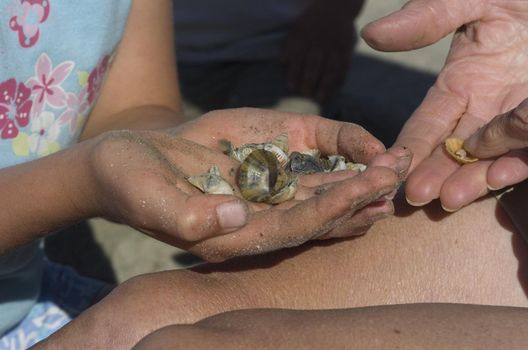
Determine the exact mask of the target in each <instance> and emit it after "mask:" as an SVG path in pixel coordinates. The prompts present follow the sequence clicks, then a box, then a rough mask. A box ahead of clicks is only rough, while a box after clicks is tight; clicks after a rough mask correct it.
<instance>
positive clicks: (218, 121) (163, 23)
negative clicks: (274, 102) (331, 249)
mask: <svg viewBox="0 0 528 350" xmlns="http://www.w3.org/2000/svg"><path fill="white" fill-rule="evenodd" d="M170 5H171V3H170V1H160V2H155V3H154V2H149V1H144V0H138V1H135V2H134V3H133V7H132V10H131V14H130V18H129V21H128V25H127V28H126V30H125V34H124V38H123V41H122V42H121V44H120V46H119V48H118V52H117V54H116V58H115V60H114V63H113V65H112V67H111V69H110V72H109V76H108V79H107V80H106V82H105V84H104V86H103V88H102V93H101V96H100V97H99V98H98V100H97V103H96V106H95V108H94V110H93V112H92V114H91V115H90V118H89V121H88V123H87V125H86V128H85V129H84V131H83V134H82V139H83V140H84V141H83V142H81V143H79V144H77V145H75V146H74V147H71V148H70V149H68V150H65V151H63V152H59V153H57V154H53V155H51V156H49V157H46V158H43V159H39V160H37V161H34V162H29V163H26V164H22V165H17V166H13V167H10V168H6V169H2V170H0V184H1V185H2V186H3V187H4V188H5V191H4V192H3V194H2V198H1V201H2V203H4V204H5V205H2V207H3V208H4V207H5V208H6V209H5V210H2V214H0V215H2V216H1V220H0V253H4V252H6V251H8V250H9V249H12V248H14V247H16V246H19V245H21V244H23V243H26V242H29V241H31V240H33V239H36V238H38V237H41V236H44V235H46V234H48V233H51V232H53V231H54V230H56V229H58V228H60V227H63V226H66V225H68V224H70V223H73V222H76V221H79V220H82V219H86V218H90V217H105V218H107V219H110V220H113V221H116V222H121V223H125V224H128V225H131V226H133V227H135V228H137V229H138V230H140V231H142V232H145V233H146V234H149V235H151V236H152V237H155V238H156V239H160V240H163V241H165V242H169V243H171V244H174V245H177V246H179V247H182V248H184V249H188V250H190V251H192V252H193V253H195V254H196V255H198V256H200V257H202V258H204V259H206V260H209V261H220V260H224V259H226V258H228V257H232V256H237V255H244V254H255V253H259V252H265V251H270V250H275V249H279V248H281V247H284V246H294V245H299V244H301V243H303V242H305V241H307V240H309V239H314V238H324V237H325V236H326V235H328V236H329V237H335V236H340V235H344V234H350V233H351V232H352V231H351V230H347V231H346V232H343V231H342V230H341V232H339V229H335V227H336V225H337V223H345V227H347V229H348V228H350V227H352V226H354V227H355V228H356V230H355V232H352V233H353V234H360V233H364V232H365V230H366V229H367V228H368V226H369V225H371V224H372V222H373V221H375V220H377V219H379V218H380V215H387V214H391V213H392V211H393V208H392V203H391V200H390V198H389V199H385V196H386V195H389V196H390V193H391V192H393V191H394V190H395V188H396V187H397V186H398V185H399V182H400V181H401V176H402V175H403V173H404V172H405V170H406V168H407V167H408V164H409V163H410V155H409V154H407V152H406V151H405V150H401V149H400V151H399V152H400V154H398V155H394V152H392V153H385V154H384V153H383V152H384V147H383V145H382V144H381V143H380V142H379V141H378V140H376V139H375V138H374V137H373V136H371V135H370V134H368V133H367V132H366V131H365V130H363V129H362V128H360V127H357V126H353V125H351V124H345V123H336V122H331V121H327V120H324V119H323V118H320V117H315V116H300V115H294V114H287V113H271V112H263V111H259V110H251V109H241V110H236V111H223V112H215V113H211V114H209V115H208V116H206V117H203V118H200V120H198V121H194V122H192V123H189V124H186V125H185V126H182V128H180V129H174V128H173V129H172V130H171V131H169V130H168V127H171V126H175V125H178V124H181V120H182V118H181V115H180V112H179V109H180V102H179V101H180V100H179V91H178V87H177V83H176V82H177V76H176V72H175V67H174V54H173V48H172V43H173V40H172V36H171V35H170V33H171V32H172V26H171V25H170V23H171V17H170V15H169V14H170V13H171V11H170ZM145 28H148V30H145ZM154 37H156V38H159V41H153V40H151V38H154ZM158 45H160V46H162V47H161V48H158ZM138 67H141V69H138ZM242 119H243V120H244V121H241V120H242ZM226 125H229V126H230V127H229V128H226ZM123 128H126V130H121V131H111V132H108V131H109V130H120V129H123ZM145 128H152V129H158V131H139V130H133V129H145ZM259 128H260V129H259ZM159 129H163V130H164V131H160V130H159ZM248 130H254V131H253V132H249V131H248ZM255 130H260V131H255ZM282 132H287V133H288V134H289V135H288V136H289V139H290V144H291V147H292V149H294V150H304V149H308V148H319V149H321V150H322V151H323V152H329V153H342V154H344V155H346V156H349V157H353V158H355V160H356V161H361V162H364V163H370V162H371V161H372V163H371V165H372V167H371V169H369V171H367V172H365V173H364V174H361V175H359V176H357V177H355V178H352V177H354V175H356V174H355V173H353V172H342V173H335V174H326V175H315V176H306V177H303V178H301V180H300V184H301V186H300V189H299V191H298V194H297V197H296V198H295V200H294V201H290V202H287V203H284V204H281V205H278V206H274V207H271V206H269V205H268V206H263V205H256V204H251V203H246V202H245V201H243V200H241V199H239V198H236V197H234V196H212V195H205V194H202V193H201V192H200V191H199V190H197V189H195V188H193V187H192V186H191V185H190V184H188V183H187V181H186V180H185V178H186V177H187V176H189V175H197V174H200V173H204V172H206V171H208V170H209V168H210V167H211V165H213V164H217V165H219V166H220V168H221V169H222V170H223V172H222V173H223V174H224V175H225V176H226V177H228V178H229V180H230V181H231V182H232V184H234V172H232V171H230V169H236V168H237V164H235V162H234V161H233V160H231V159H228V157H226V156H225V155H224V154H223V153H222V152H221V150H220V149H219V148H220V146H219V142H218V141H219V140H220V139H230V140H231V141H233V142H235V144H237V145H239V144H243V143H249V142H257V141H260V142H264V141H266V140H269V139H271V138H272V137H274V136H277V134H279V133H282ZM237 135H239V136H237ZM396 152H397V151H396ZM377 155H378V158H376V156H377ZM397 157H400V158H401V157H403V158H406V160H405V159H403V163H404V164H403V165H402V164H400V168H399V170H397V166H396V162H395V159H396V158H397ZM375 158H376V159H378V160H377V161H376V160H375ZM387 159H389V162H392V163H393V169H389V168H386V169H383V168H382V167H383V166H384V165H385V164H386V163H387ZM72 164H75V166H72ZM377 165H379V167H378V166H377ZM397 171H400V174H397ZM230 173H233V174H231V175H226V174H230ZM399 175H400V177H399ZM42 178H46V179H48V180H49V181H48V182H47V185H46V186H45V187H43V186H40V185H39V183H38V182H36V181H35V179H42ZM321 185H325V188H324V190H326V192H325V193H322V194H321V195H316V193H319V192H324V191H320V188H319V186H321ZM333 193H337V196H336V195H334V194H333ZM21 198H26V200H21ZM336 198H339V200H336ZM7 203H9V205H8V204H7ZM307 212H311V213H318V215H315V216H313V220H310V221H305V225H304V226H293V225H291V226H290V229H289V230H284V225H283V224H282V223H284V222H286V223H287V222H292V220H290V219H288V218H289V217H291V216H292V215H301V216H305V215H304V214H303V213H307ZM281 226H282V228H281ZM262 227H267V228H268V230H267V232H266V233H267V235H264V234H261V233H260V232H259V230H261V229H262ZM240 228H244V229H243V230H241V231H239V229H240ZM13 232H16V233H17V234H16V235H13V234H12V233H13ZM228 233H229V234H230V235H226V234H228ZM208 239H209V240H208ZM256 247H257V248H256ZM258 247H260V248H258Z"/></svg>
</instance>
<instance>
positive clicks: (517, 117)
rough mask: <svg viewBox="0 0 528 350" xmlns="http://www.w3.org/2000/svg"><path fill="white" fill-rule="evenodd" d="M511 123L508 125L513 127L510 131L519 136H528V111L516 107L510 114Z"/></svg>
mask: <svg viewBox="0 0 528 350" xmlns="http://www.w3.org/2000/svg"><path fill="white" fill-rule="evenodd" d="M508 120H509V123H508V124H507V126H508V127H509V128H511V129H510V130H509V131H511V132H512V134H513V135H515V136H519V137H526V135H527V134H528V111H525V110H524V109H521V108H516V109H515V110H513V112H512V113H510V114H509V118H508Z"/></svg>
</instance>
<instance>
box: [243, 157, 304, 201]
mask: <svg viewBox="0 0 528 350" xmlns="http://www.w3.org/2000/svg"><path fill="white" fill-rule="evenodd" d="M237 183H238V187H239V188H240V193H241V194H242V196H243V197H244V198H245V199H247V200H249V201H253V202H265V203H270V204H278V203H281V202H284V201H287V200H289V199H292V198H293V197H294V196H295V193H296V192H297V184H298V179H297V177H295V176H293V175H291V174H289V173H287V172H286V171H285V170H284V169H283V167H282V166H281V165H280V163H279V160H278V159H277V158H276V156H275V155H274V154H273V153H272V152H269V151H266V150H264V149H258V150H255V151H253V152H252V153H251V154H250V155H249V156H248V157H246V159H244V161H243V162H242V164H241V165H240V169H239V172H238V177H237Z"/></svg>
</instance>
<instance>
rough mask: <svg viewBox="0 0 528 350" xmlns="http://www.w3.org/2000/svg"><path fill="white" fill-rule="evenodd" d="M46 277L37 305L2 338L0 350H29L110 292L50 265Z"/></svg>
mask: <svg viewBox="0 0 528 350" xmlns="http://www.w3.org/2000/svg"><path fill="white" fill-rule="evenodd" d="M43 277H44V278H43V279H42V287H41V293H40V295H39V297H38V301H37V303H36V304H34V305H33V306H32V308H31V310H30V311H29V313H28V314H27V315H26V316H25V318H24V319H23V320H22V321H21V322H20V323H19V324H18V325H16V326H15V327H14V328H13V329H11V330H10V331H8V332H7V333H6V334H5V335H4V336H3V337H0V350H23V349H27V348H28V347H30V346H32V345H34V344H36V343H37V342H39V341H41V340H43V339H45V338H47V337H48V336H49V335H51V334H53V333H54V332H56V331H57V330H59V329H60V328H61V327H63V326H64V325H65V324H67V323H68V322H69V321H71V320H72V319H73V318H75V317H76V316H78V315H79V314H80V313H81V312H83V311H84V310H86V309H87V308H88V307H90V306H91V305H92V304H94V303H95V302H97V301H98V300H99V299H100V298H101V297H102V296H103V294H104V293H105V292H106V291H108V290H109V287H108V286H107V285H106V284H104V283H103V282H99V281H97V280H94V279H91V278H87V277H82V276H79V275H78V274H77V273H76V272H75V271H74V270H73V269H71V268H70V267H65V266H61V265H57V264H53V263H49V262H47V263H46V267H45V269H44V276H43Z"/></svg>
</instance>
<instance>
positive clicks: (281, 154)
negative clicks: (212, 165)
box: [220, 134, 288, 167]
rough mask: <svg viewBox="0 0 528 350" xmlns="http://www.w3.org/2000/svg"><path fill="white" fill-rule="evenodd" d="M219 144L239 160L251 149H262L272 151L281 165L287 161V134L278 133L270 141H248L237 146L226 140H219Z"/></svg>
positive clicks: (250, 151)
mask: <svg viewBox="0 0 528 350" xmlns="http://www.w3.org/2000/svg"><path fill="white" fill-rule="evenodd" d="M220 144H221V145H222V147H223V148H224V153H226V154H227V155H229V156H230V157H231V158H234V159H236V160H238V161H239V162H243V161H244V160H245V159H246V158H247V156H249V155H250V154H251V153H252V152H253V151H255V150H257V149H263V150H266V151H269V152H271V153H273V154H274V155H275V157H276V158H277V159H278V160H279V163H280V164H281V166H282V167H284V166H285V165H286V163H288V135H286V134H280V135H279V136H277V137H275V138H274V139H273V140H271V141H270V142H265V143H248V144H245V145H242V146H240V147H238V148H236V147H235V146H234V145H233V144H232V143H231V142H230V141H228V140H220Z"/></svg>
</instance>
